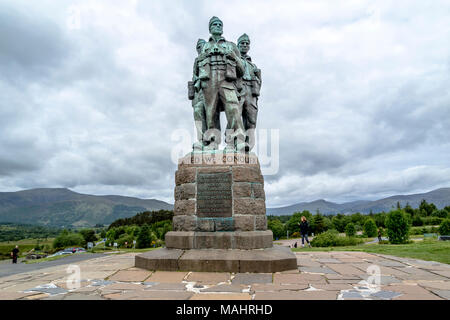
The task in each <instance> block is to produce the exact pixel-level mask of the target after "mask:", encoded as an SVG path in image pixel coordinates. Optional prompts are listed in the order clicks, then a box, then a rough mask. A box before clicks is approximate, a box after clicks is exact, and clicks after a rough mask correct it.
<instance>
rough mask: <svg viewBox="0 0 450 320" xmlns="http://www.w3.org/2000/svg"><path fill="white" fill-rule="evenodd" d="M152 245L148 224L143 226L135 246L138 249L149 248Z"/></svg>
mask: <svg viewBox="0 0 450 320" xmlns="http://www.w3.org/2000/svg"><path fill="white" fill-rule="evenodd" d="M151 243H152V237H151V234H150V227H149V226H148V224H144V225H143V226H142V228H141V231H140V232H139V234H138V237H137V240H136V244H137V247H138V248H149V247H150V245H151Z"/></svg>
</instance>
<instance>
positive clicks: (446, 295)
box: [431, 290, 450, 300]
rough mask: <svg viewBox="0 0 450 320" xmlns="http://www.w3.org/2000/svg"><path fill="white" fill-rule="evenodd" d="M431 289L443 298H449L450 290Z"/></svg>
mask: <svg viewBox="0 0 450 320" xmlns="http://www.w3.org/2000/svg"><path fill="white" fill-rule="evenodd" d="M431 291H432V292H433V293H434V294H437V295H438V296H439V297H441V298H443V299H446V300H450V290H431Z"/></svg>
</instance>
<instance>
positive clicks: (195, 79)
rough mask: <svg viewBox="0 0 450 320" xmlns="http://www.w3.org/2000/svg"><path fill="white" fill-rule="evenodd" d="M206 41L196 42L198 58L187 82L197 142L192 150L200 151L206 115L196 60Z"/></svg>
mask: <svg viewBox="0 0 450 320" xmlns="http://www.w3.org/2000/svg"><path fill="white" fill-rule="evenodd" d="M205 43H206V41H205V40H203V39H198V41H197V47H196V49H197V54H198V57H197V58H195V61H194V71H193V75H192V81H189V82H188V90H189V100H192V108H193V110H194V121H195V128H196V131H197V140H198V141H197V142H195V143H194V145H193V149H194V150H198V151H201V150H202V149H203V134H204V133H205V131H206V114H205V98H204V96H203V91H202V90H201V88H200V85H201V83H200V79H199V73H198V71H199V68H198V60H199V57H200V54H201V52H202V50H203V46H204V45H205Z"/></svg>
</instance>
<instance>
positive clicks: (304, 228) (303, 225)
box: [298, 216, 311, 247]
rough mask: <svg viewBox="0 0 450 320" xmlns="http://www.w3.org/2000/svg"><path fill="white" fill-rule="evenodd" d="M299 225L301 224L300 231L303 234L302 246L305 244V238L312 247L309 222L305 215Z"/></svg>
mask: <svg viewBox="0 0 450 320" xmlns="http://www.w3.org/2000/svg"><path fill="white" fill-rule="evenodd" d="M298 225H299V226H300V233H301V235H302V247H304V246H305V240H306V243H308V246H309V247H311V244H310V243H309V240H308V232H309V223H308V221H307V220H306V217H305V216H302V222H300V223H299V224H298Z"/></svg>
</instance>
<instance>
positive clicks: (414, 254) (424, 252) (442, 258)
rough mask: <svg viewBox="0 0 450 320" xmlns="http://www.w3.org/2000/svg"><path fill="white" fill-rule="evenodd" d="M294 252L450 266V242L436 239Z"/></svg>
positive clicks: (307, 249) (305, 249)
mask: <svg viewBox="0 0 450 320" xmlns="http://www.w3.org/2000/svg"><path fill="white" fill-rule="evenodd" d="M292 251H295V252H297V251H298V252H304V251H363V252H368V253H381V254H389V255H392V256H397V257H405V258H414V259H421V260H428V261H437V262H442V263H447V264H450V241H438V240H436V239H425V240H423V241H417V242H414V243H409V244H362V245H357V246H348V247H327V248H319V247H312V248H306V247H305V248H296V249H292Z"/></svg>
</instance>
